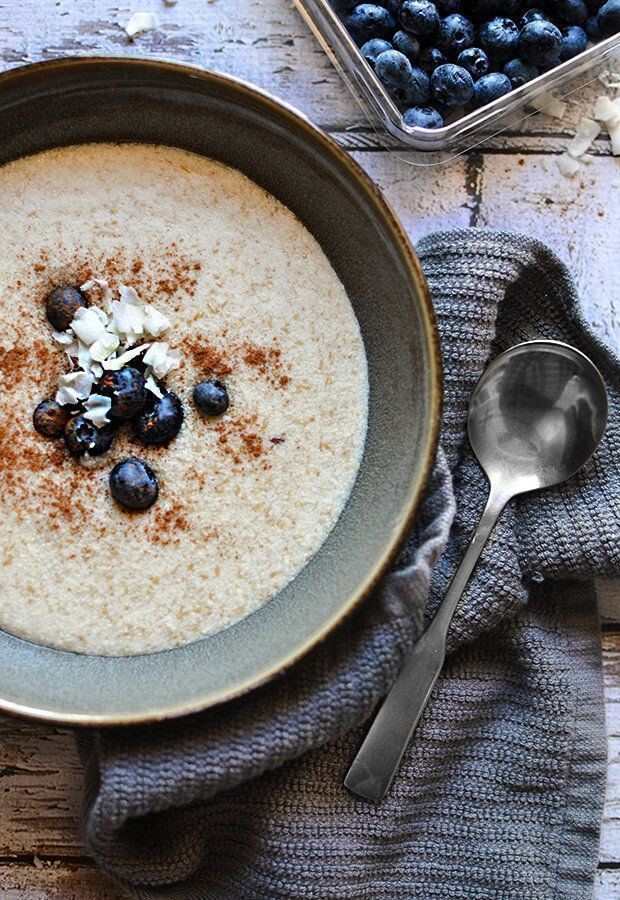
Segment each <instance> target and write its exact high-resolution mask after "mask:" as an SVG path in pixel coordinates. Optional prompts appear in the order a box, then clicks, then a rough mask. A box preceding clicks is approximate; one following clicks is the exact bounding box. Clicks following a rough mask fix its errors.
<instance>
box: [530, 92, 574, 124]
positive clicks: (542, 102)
mask: <svg viewBox="0 0 620 900" xmlns="http://www.w3.org/2000/svg"><path fill="white" fill-rule="evenodd" d="M530 103H531V105H532V106H533V107H534V109H537V110H538V111H539V112H541V113H544V114H545V115H547V116H552V117H553V118H554V119H563V118H564V116H565V115H566V110H567V109H568V106H567V105H566V103H564V101H563V100H558V98H557V97H554V96H553V94H548V93H542V94H539V95H538V97H534V98H533V99H532V100H531V101H530Z"/></svg>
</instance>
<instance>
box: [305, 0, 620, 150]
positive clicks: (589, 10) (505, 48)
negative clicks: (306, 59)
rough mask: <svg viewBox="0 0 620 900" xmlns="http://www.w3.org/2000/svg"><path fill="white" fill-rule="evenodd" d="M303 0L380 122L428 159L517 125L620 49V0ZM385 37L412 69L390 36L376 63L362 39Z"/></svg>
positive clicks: (373, 118)
mask: <svg viewBox="0 0 620 900" xmlns="http://www.w3.org/2000/svg"><path fill="white" fill-rule="evenodd" d="M295 3H296V6H297V8H298V10H299V11H300V13H301V14H302V16H303V18H304V19H305V20H306V22H307V23H308V25H309V26H310V28H311V30H312V31H313V32H314V34H315V36H316V37H317V39H318V40H319V42H320V43H321V45H322V46H323V49H324V50H325V51H326V52H327V54H328V56H329V57H330V59H331V61H332V62H333V63H334V65H335V66H336V68H337V69H338V71H339V72H340V74H341V75H342V77H343V78H344V80H345V81H346V83H347V84H348V86H349V88H350V89H351V90H352V92H353V93H354V95H355V96H356V98H357V99H358V101H359V102H360V103H361V105H362V107H363V108H364V110H365V111H366V113H367V115H368V118H369V120H370V122H371V124H372V125H373V126H378V127H379V128H380V129H381V130H382V131H383V132H387V135H388V136H390V137H391V138H396V139H397V141H399V142H400V143H402V144H404V145H407V146H408V147H410V148H413V149H415V150H419V151H429V154H428V156H427V157H426V159H425V160H424V161H422V159H421V158H420V157H418V158H417V159H418V160H419V161H420V163H421V164H429V163H430V164H432V163H433V162H435V161H437V162H443V161H445V160H447V159H449V158H451V157H453V156H454V155H457V154H458V153H462V152H464V151H466V150H469V149H471V148H472V147H476V146H479V145H481V144H482V143H484V140H485V138H487V137H488V136H489V135H494V134H498V133H499V132H501V131H503V130H505V129H506V128H508V127H511V128H516V127H518V125H519V123H520V122H522V121H523V119H524V118H526V117H527V116H528V115H529V114H530V113H531V109H530V108H535V102H536V100H539V101H540V100H541V99H543V98H544V95H547V94H548V93H549V92H550V91H553V92H554V95H555V96H559V97H563V96H564V97H566V96H568V95H570V94H574V93H575V92H577V91H578V90H580V89H581V87H583V85H584V84H586V83H588V82H590V81H592V80H593V79H595V78H596V69H597V68H598V67H599V66H600V65H601V64H602V63H604V62H606V61H608V60H609V59H611V58H613V56H614V55H619V58H620V0H553V2H551V0H546V2H542V0H541V2H540V3H537V2H536V0H531V2H530V3H529V4H526V3H523V2H521V0H436V2H430V0H377V2H376V3H374V4H368V3H364V4H359V3H355V2H354V0H295ZM362 7H363V9H362ZM352 17H353V18H352ZM351 21H353V22H354V23H355V25H354V28H353V29H352V30H351V28H350V27H349V23H350V22H351ZM376 38H380V39H381V41H382V42H383V41H384V42H386V43H387V44H389V45H390V46H391V49H392V50H393V51H394V52H396V53H398V54H400V55H401V56H402V57H404V58H405V60H406V62H408V63H409V68H408V67H407V65H406V64H405V63H403V61H402V59H400V57H396V58H392V54H390V56H387V52H388V50H389V49H390V48H389V47H385V44H383V43H382V44H381V45H380V46H381V47H382V48H383V47H385V49H383V54H386V60H385V61H382V65H381V66H380V67H379V70H377V59H378V58H379V55H380V54H377V53H376V52H375V51H376V49H379V48H378V47H377V46H376V45H373V46H372V47H371V48H366V49H365V51H364V52H360V49H359V48H360V45H361V44H366V43H367V42H368V41H371V40H373V39H376ZM369 51H372V53H371V52H369ZM397 63H398V65H397ZM445 67H450V68H449V69H448V70H447V69H446V68H445ZM455 69H458V70H459V71H458V72H457V73H455V71H454V70H455ZM438 70H441V71H440V72H439V75H436V73H437V71H438ZM424 76H426V78H425V77H424ZM483 79H484V80H483ZM480 81H482V84H481V85H480V86H479V87H476V86H477V85H479V84H480ZM601 90H603V89H602V88H601ZM465 97H468V98H469V99H467V100H465V101H464V100H463V98H465ZM431 153H434V154H435V156H433V157H431ZM412 161H413V162H415V159H412Z"/></svg>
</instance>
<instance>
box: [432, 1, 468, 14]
mask: <svg viewBox="0 0 620 900" xmlns="http://www.w3.org/2000/svg"><path fill="white" fill-rule="evenodd" d="M435 6H436V7H437V12H438V13H439V15H440V16H450V15H452V13H460V12H463V0H435Z"/></svg>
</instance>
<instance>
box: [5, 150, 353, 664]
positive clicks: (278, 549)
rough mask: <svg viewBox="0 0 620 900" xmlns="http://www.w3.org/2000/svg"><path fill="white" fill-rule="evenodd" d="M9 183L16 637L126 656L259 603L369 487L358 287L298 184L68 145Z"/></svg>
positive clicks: (8, 472) (199, 160)
mask: <svg viewBox="0 0 620 900" xmlns="http://www.w3.org/2000/svg"><path fill="white" fill-rule="evenodd" d="M0 188H1V190H2V197H3V203H2V207H1V209H0V220H1V221H0V226H1V228H2V235H3V243H2V251H1V256H0V295H1V297H2V304H1V306H0V513H1V522H0V559H1V561H2V568H1V570H0V572H1V574H0V627H1V628H3V629H5V630H7V631H10V632H12V633H14V634H17V635H20V636H23V637H26V638H29V639H31V640H33V641H36V642H39V643H42V644H46V645H50V646H54V647H60V648H64V649H68V650H74V651H78V652H85V653H101V654H112V655H122V654H132V653H141V652H147V651H154V650H160V649H164V648H169V647H174V646H179V645H181V644H184V643H187V642H189V641H192V640H195V639H197V638H198V637H200V636H202V635H205V634H208V633H209V632H212V631H215V630H218V629H220V628H223V627H225V626H227V625H229V624H231V623H232V622H234V621H236V620H238V619H240V618H242V617H244V616H246V615H247V614H248V613H250V612H251V611H252V610H254V609H256V608H257V607H259V606H260V605H262V604H264V603H265V602H266V601H267V600H268V599H269V598H270V597H271V596H273V595H274V593H276V592H277V591H279V590H280V589H282V588H283V587H284V586H285V585H286V584H287V583H288V582H289V581H290V580H291V579H292V578H293V577H294V576H295V575H296V574H297V573H298V572H299V570H300V569H301V568H302V567H303V566H304V565H305V563H306V562H307V561H308V559H309V558H310V557H311V556H312V555H313V554H314V553H315V552H316V551H317V550H318V548H319V547H320V545H321V544H322V542H323V541H324V540H325V538H326V536H327V534H328V533H329V531H330V530H331V528H332V527H333V525H334V524H335V522H336V520H337V518H338V516H339V514H340V512H341V511H342V508H343V506H344V504H345V502H346V500H347V497H348V495H349V493H350V490H351V487H352V485H353V482H354V480H355V477H356V473H357V470H358V466H359V462H360V458H361V454H362V450H363V444H364V438H365V430H366V416H367V390H368V389H367V369H366V359H365V354H364V348H363V343H362V338H361V335H360V331H359V327H358V324H357V321H356V319H355V316H354V313H353V310H352V307H351V305H350V303H349V300H348V298H347V295H346V293H345V290H344V287H343V286H342V284H341V283H340V281H339V279H338V277H337V276H336V274H335V273H334V271H333V269H332V268H331V266H330V264H329V262H328V260H327V259H326V257H325V256H324V254H323V252H322V250H321V249H320V247H319V245H318V244H317V243H316V241H315V240H314V238H313V237H312V236H311V235H310V234H309V232H308V231H307V230H306V229H305V227H304V226H303V225H302V224H301V222H300V221H299V220H298V219H297V218H296V217H295V216H294V215H293V214H292V213H291V212H290V211H289V210H287V209H286V208H285V207H284V206H282V204H280V203H279V202H278V201H277V200H275V198H274V197H272V196H270V195H269V194H267V193H266V192H265V191H264V190H263V189H261V188H260V187H258V186H257V185H255V184H254V183H252V182H251V181H249V180H248V179H247V178H246V177H245V176H243V175H242V174H241V173H240V172H238V171H236V170H233V169H231V168H228V167H226V166H224V165H222V164H220V163H216V162H214V161H212V160H208V159H206V158H203V157H200V156H197V155H194V154H191V153H187V152H185V151H181V150H177V149H172V148H168V147H155V146H142V145H130V144H127V145H118V146H117V145H107V144H99V145H84V146H79V147H77V146H76V147H68V148H64V149H59V150H52V151H48V152H45V153H41V154H38V155H35V156H32V157H28V158H24V159H21V160H18V161H16V162H14V163H10V164H8V165H6V166H4V167H2V168H0ZM54 291H56V292H58V291H60V294H58V293H56V294H52V292H54ZM63 291H64V293H63ZM72 291H73V293H71V292H72ZM50 296H52V298H53V300H54V302H55V303H56V306H54V305H53V302H52V300H50ZM76 297H77V298H78V299H77V301H76V304H77V305H76V307H75V309H74V308H73V307H71V302H72V298H74V299H75V298H76ZM54 298H55V299H54ZM80 298H81V300H80ZM50 304H52V306H50ZM63 304H65V305H64V307H63ZM50 309H52V312H54V310H56V313H59V314H61V315H60V319H59V321H56V322H55V324H56V326H57V327H56V329H55V328H54V327H53V325H52V324H50V321H52V319H54V315H51V313H50ZM67 309H70V310H71V315H72V316H73V318H71V315H70V316H69V318H67V319H66V321H61V320H62V313H63V310H64V312H66V311H67ZM86 310H88V312H86ZM46 311H47V315H46ZM95 311H96V313H95ZM50 315H51V319H50V320H48V317H49V316H50ZM136 317H137V318H136ZM80 323H81V324H80ZM98 323H99V324H98ZM136 323H137V324H136ZM58 326H61V327H60V330H59V327H58ZM93 328H94V331H93ZM95 332H96V333H95ZM95 337H96V338H97V339H96V340H94V338H95ZM91 338H92V339H93V340H91ZM113 344H114V345H115V346H114V348H113V349H112V345H113ZM76 348H79V350H78V349H76ZM78 353H79V354H80V356H79V358H78V357H77V354H78ZM89 354H90V355H89ZM123 354H125V356H124V357H123ZM132 354H133V355H132ZM84 355H85V357H86V362H85V361H84ZM121 357H123V358H121ZM123 359H125V360H126V362H125V363H124V362H123ZM115 360H117V361H118V363H115ZM89 366H90V368H89ZM128 370H131V372H133V373H134V374H133V375H132V374H131V372H128ZM135 373H138V374H135ZM85 376H86V378H85ZM132 379H133V381H132ZM145 384H146V387H145ZM149 384H150V387H149ZM136 397H137V401H136ZM145 398H147V400H146V403H145ZM41 401H51V402H50V404H49V408H48V407H41V408H39V407H38V405H39V404H40V402H41ZM123 403H124V404H125V406H124V407H123V406H122V404H123ZM132 404H133V406H132ZM136 404H137V405H136ZM166 404H167V406H166ZM35 409H38V412H37V415H38V416H39V420H38V421H37V416H35V419H34V421H35V423H36V424H37V428H35V426H34V424H33V411H35ZM54 415H56V416H57V420H56V425H57V426H58V429H57V430H58V435H57V436H56V437H55V438H54V437H50V436H49V435H48V436H45V434H42V433H40V432H41V431H45V430H46V428H47V429H48V431H49V430H50V422H51V423H52V428H51V433H53V426H54V422H53V417H54ZM115 415H117V417H116V418H114V416H115ZM118 416H121V418H118ZM132 416H133V418H132V420H131V421H129V419H130V418H131V417H132ZM78 417H79V422H78V421H76V420H77V419H78ZM123 417H124V418H123ZM37 429H38V430H37ZM166 429H168V430H166ZM93 435H94V437H93ZM154 438H155V439H154ZM89 441H90V443H89ZM84 448H86V452H84ZM88 450H90V452H88ZM128 460H129V468H128V463H127V461H128ZM132 465H133V466H134V468H133V469H132V468H131V466H132ZM136 465H139V466H142V468H141V469H140V471H139V472H138V476H139V477H140V478H142V479H143V482H141V483H140V484H139V485H138V488H137V489H136V484H135V478H136V472H137V471H138V470H137V469H136V468H135V466H136ZM123 477H124V479H125V480H124V481H123ZM132 479H134V480H133V481H132ZM136 490H137V493H136ZM128 491H129V496H128V495H127V492H128ZM132 491H133V494H132ZM134 501H135V502H134ZM128 507H129V508H128Z"/></svg>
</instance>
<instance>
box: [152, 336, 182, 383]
mask: <svg viewBox="0 0 620 900" xmlns="http://www.w3.org/2000/svg"><path fill="white" fill-rule="evenodd" d="M144 364H145V365H147V366H150V367H151V368H152V370H153V373H154V374H155V375H156V376H157V378H165V377H166V375H167V374H168V373H169V372H172V370H173V369H178V368H179V366H180V365H181V354H180V353H179V351H178V350H169V349H168V344H167V343H166V342H165V341H159V342H158V343H155V344H151V346H150V347H149V349H148V350H147V352H146V353H145V354H144Z"/></svg>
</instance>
